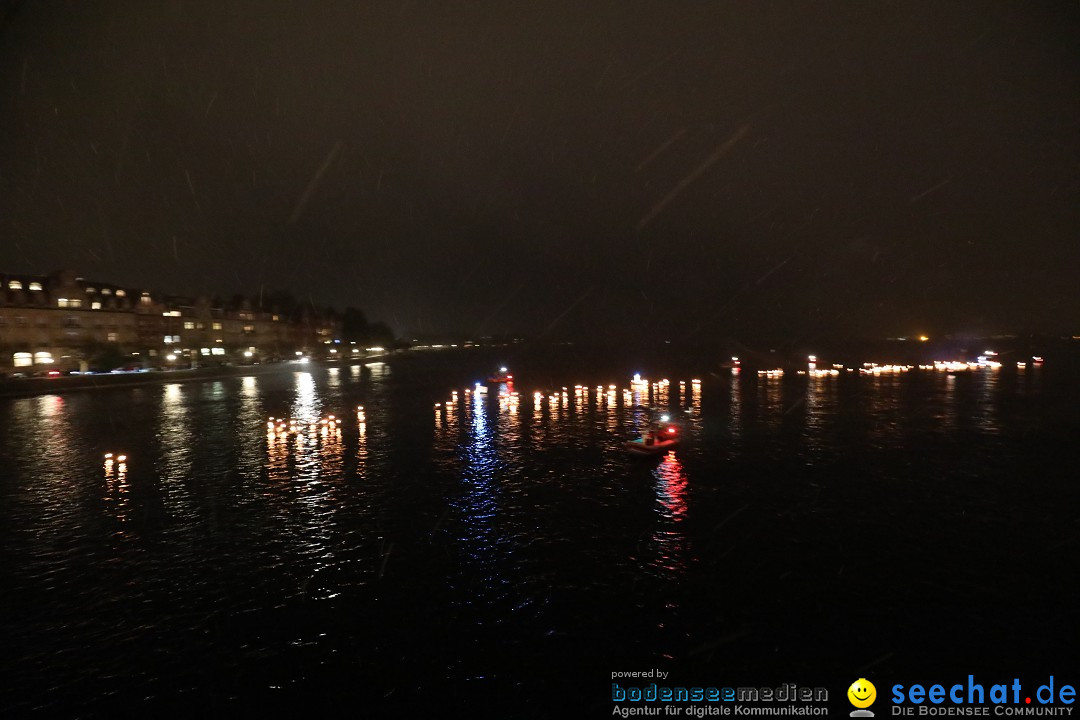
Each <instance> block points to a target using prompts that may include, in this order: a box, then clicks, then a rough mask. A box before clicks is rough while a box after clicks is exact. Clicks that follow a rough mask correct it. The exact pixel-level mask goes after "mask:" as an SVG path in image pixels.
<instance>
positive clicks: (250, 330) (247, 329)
mask: <svg viewBox="0 0 1080 720" xmlns="http://www.w3.org/2000/svg"><path fill="white" fill-rule="evenodd" d="M244 332H246V333H253V332H255V326H254V325H245V326H244Z"/></svg>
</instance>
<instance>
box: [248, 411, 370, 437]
mask: <svg viewBox="0 0 1080 720" xmlns="http://www.w3.org/2000/svg"><path fill="white" fill-rule="evenodd" d="M360 414H362V413H360ZM290 435H292V436H295V437H297V438H298V439H302V438H303V437H304V436H309V437H312V438H315V437H317V436H320V435H321V436H322V437H329V436H331V435H333V436H336V437H341V419H340V418H337V417H334V416H333V415H327V416H326V417H324V418H321V419H320V420H319V421H318V422H309V423H304V422H302V421H300V420H296V419H295V418H291V419H289V420H286V419H284V418H275V417H271V418H270V419H269V420H267V422H266V436H267V438H268V439H270V440H283V439H286V438H288V437H289V436H290Z"/></svg>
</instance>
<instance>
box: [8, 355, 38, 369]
mask: <svg viewBox="0 0 1080 720" xmlns="http://www.w3.org/2000/svg"><path fill="white" fill-rule="evenodd" d="M11 361H12V364H13V365H14V366H15V367H30V366H31V365H33V364H34V356H33V355H31V354H30V353H28V352H21V353H15V355H14V356H13V357H12V358H11Z"/></svg>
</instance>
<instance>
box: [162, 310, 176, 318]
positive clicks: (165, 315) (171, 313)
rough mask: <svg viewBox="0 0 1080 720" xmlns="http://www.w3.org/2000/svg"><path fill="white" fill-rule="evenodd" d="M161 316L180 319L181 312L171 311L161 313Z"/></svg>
mask: <svg viewBox="0 0 1080 720" xmlns="http://www.w3.org/2000/svg"><path fill="white" fill-rule="evenodd" d="M161 316H162V317H180V311H179V310H169V311H167V312H163V313H161Z"/></svg>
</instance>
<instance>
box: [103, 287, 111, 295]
mask: <svg viewBox="0 0 1080 720" xmlns="http://www.w3.org/2000/svg"><path fill="white" fill-rule="evenodd" d="M101 294H102V295H112V290H111V289H109V288H101Z"/></svg>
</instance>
